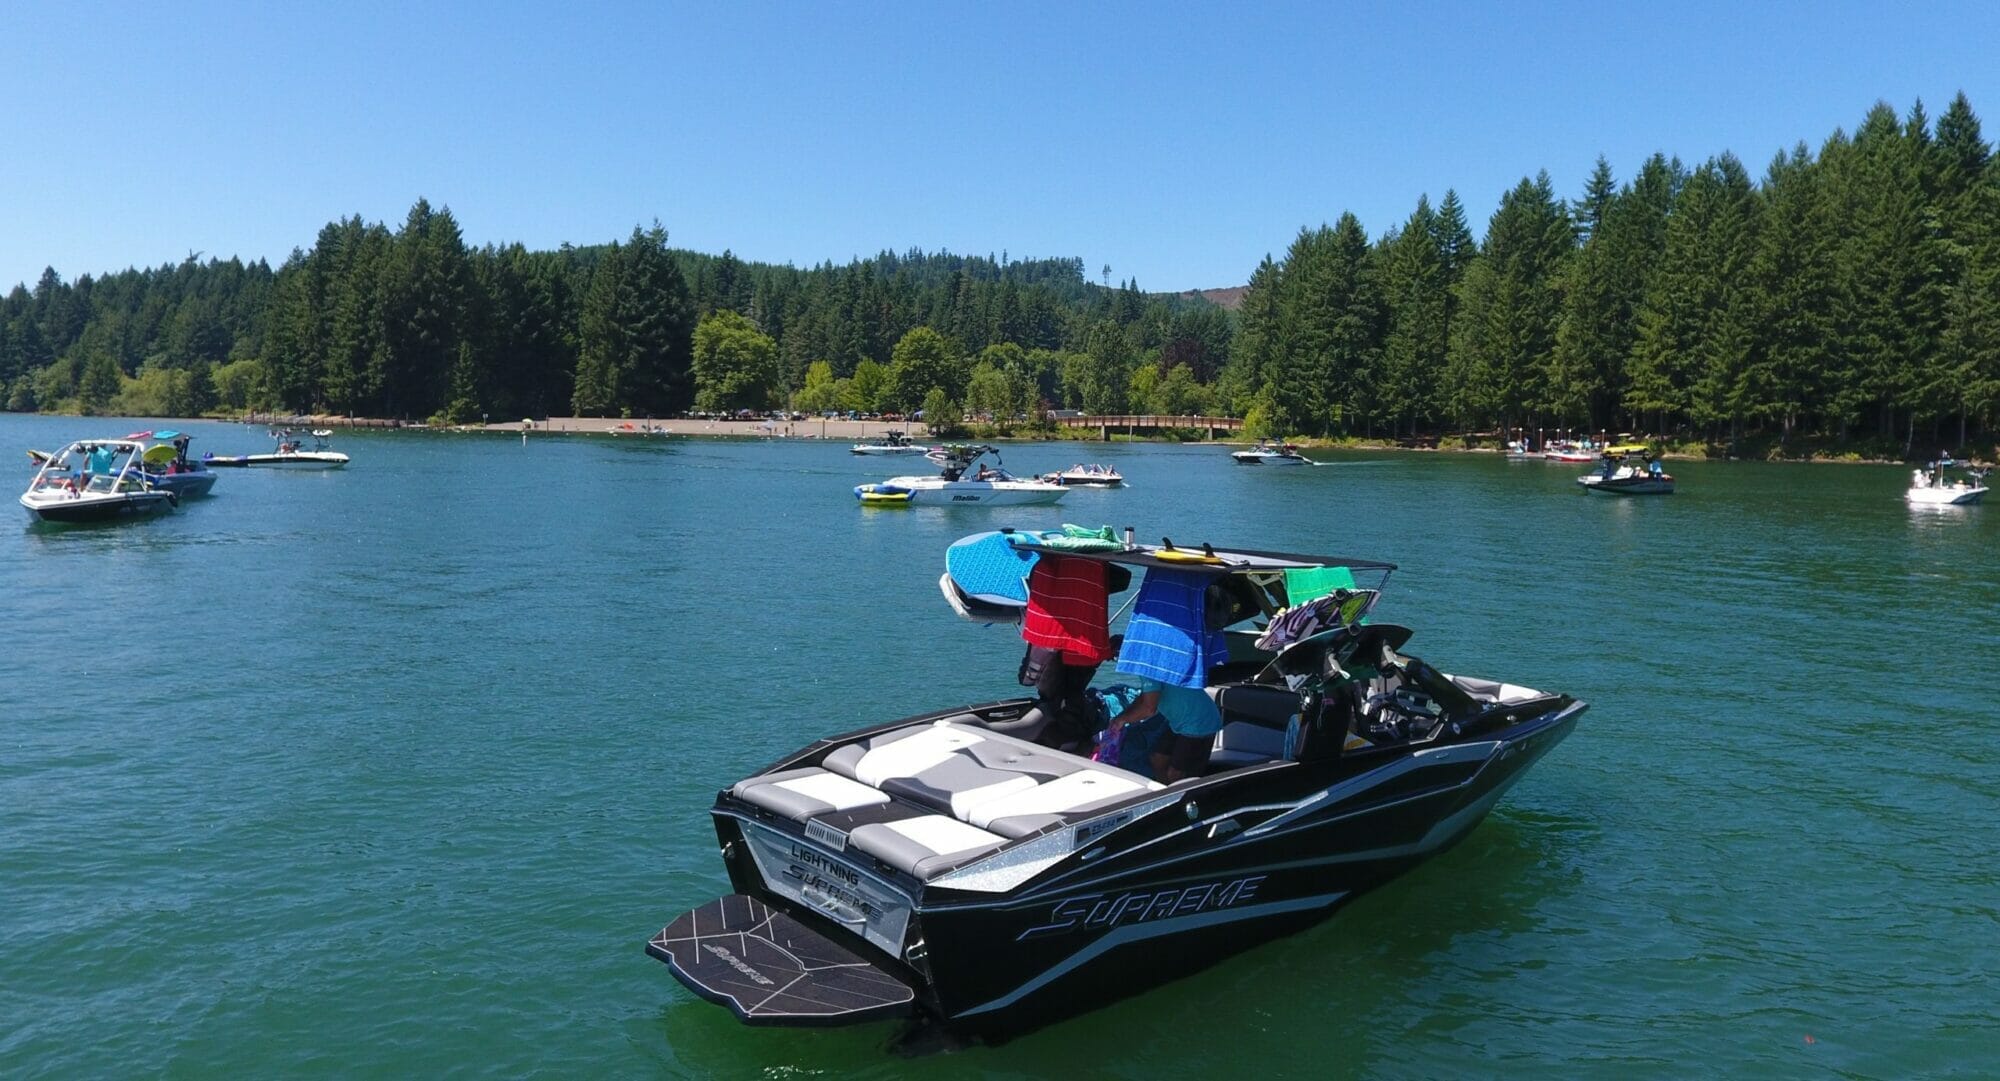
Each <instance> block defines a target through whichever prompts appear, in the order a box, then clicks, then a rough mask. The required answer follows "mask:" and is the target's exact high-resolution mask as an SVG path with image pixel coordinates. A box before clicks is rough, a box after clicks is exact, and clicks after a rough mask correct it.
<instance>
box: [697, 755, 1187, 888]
mask: <svg viewBox="0 0 2000 1081" xmlns="http://www.w3.org/2000/svg"><path fill="white" fill-rule="evenodd" d="M821 762H822V765H823V766H824V767H825V768H824V769H822V770H818V771H811V770H807V771H797V770H794V771H787V772H785V773H777V774H771V775H769V776H767V777H756V778H751V779H750V780H748V781H744V782H742V783H740V784H739V785H737V787H736V788H735V789H734V790H733V791H735V792H736V794H737V795H739V796H741V797H743V798H744V799H746V800H748V801H750V802H753V803H756V804H757V805H758V806H762V807H766V808H768V809H771V810H775V811H778V812H779V813H781V814H786V815H788V816H790V817H794V818H795V819H798V820H801V821H802V820H804V819H806V818H812V817H815V816H829V815H830V816H832V817H831V818H830V819H826V818H823V819H822V822H823V823H825V824H833V823H834V822H837V821H849V820H850V819H849V817H848V815H847V814H846V812H847V810H848V808H844V807H843V808H836V807H834V806H833V805H832V801H833V800H860V799H861V798H862V797H861V795H860V792H858V791H856V789H859V790H862V791H869V792H876V793H877V794H879V795H880V796H881V800H880V801H879V802H887V801H888V800H889V799H890V798H891V797H894V799H895V801H896V806H897V807H898V808H902V807H915V808H922V809H924V810H928V811H930V812H933V815H931V816H930V817H945V818H948V819H949V820H951V821H955V822H958V823H961V824H963V825H965V826H967V827H968V828H970V829H975V830H981V831H985V832H990V833H991V834H993V835H995V836H997V837H999V838H1001V839H1003V840H1004V839H1008V838H1016V837H1026V836H1028V835H1030V834H1033V833H1037V832H1039V831H1041V830H1044V829H1047V828H1049V827H1051V826H1056V825H1060V824H1062V823H1063V822H1065V821H1069V820H1071V819H1073V818H1075V817H1078V816H1080V815H1083V814H1086V813H1088V812H1091V811H1093V810H1095V809H1096V808H1097V807H1099V806H1100V805H1103V804H1107V803H1115V802H1117V801H1119V800H1122V799H1124V798H1126V797H1128V796H1130V795H1132V794H1133V793H1136V792H1141V791H1149V790H1156V789H1159V788H1162V787H1164V786H1163V785H1161V784H1160V783H1159V782H1158V781H1154V780H1151V779H1149V778H1146V777H1142V776H1140V775H1139V774H1136V773H1130V772H1127V771H1125V770H1122V769H1118V768H1116V767H1114V766H1108V765H1104V764H1102V763H1097V762H1092V761H1090V760H1088V759H1084V758H1079V757H1078V756H1076V755H1072V754H1067V753H1064V752H1061V751H1055V750H1051V749H1049V748H1047V747H1042V746H1039V745H1037V744H1034V743H1030V742H1028V741H1027V740H1023V739H1016V738H1014V737H1012V736H1006V735H1001V734H999V733H996V732H986V731H982V730H980V729H978V728H976V727H974V726H973V725H971V724H965V723H961V722H958V721H954V720H950V719H946V720H940V721H933V722H930V723H929V724H920V725H913V726H911V727H909V728H904V729H898V730H896V731H893V732H885V733H882V734H881V735H877V736H871V737H869V738H867V739H865V740H861V741H859V742H856V743H853V744H850V745H848V746H845V747H840V748H837V749H835V750H834V751H833V752H831V753H829V754H828V755H827V756H826V757H825V758H824V759H822V760H821ZM813 772H817V773H820V774H824V775H826V776H831V777H839V778H842V779H844V780H847V781H848V782H850V783H851V784H852V785H853V786H854V788H847V787H844V786H840V785H836V784H834V783H832V782H830V781H824V780H817V779H812V778H806V779H803V780H800V781H799V782H798V783H794V784H792V785H791V787H789V788H787V787H783V786H782V785H781V784H777V783H774V782H786V781H792V780H794V779H795V778H797V777H799V775H800V774H802V773H803V774H810V773H813ZM801 787H803V790H801ZM822 805H823V806H824V807H825V809H824V810H815V808H816V807H819V806H822ZM854 806H856V807H861V808H863V810H858V811H855V812H854V814H853V818H852V819H851V820H852V821H857V822H863V820H865V822H863V824H862V825H860V826H858V827H857V828H856V829H855V832H854V834H853V836H854V837H856V838H859V837H860V836H861V833H862V830H864V829H868V836H872V837H875V838H876V842H875V843H876V844H877V846H878V847H886V848H889V849H892V850H894V851H897V852H901V853H902V855H903V857H908V858H907V859H904V860H903V863H910V864H912V865H914V863H915V862H916V861H917V860H919V859H925V860H928V859H931V858H932V856H937V855H945V854H947V853H943V852H942V851H941V850H936V851H932V852H931V853H930V854H928V855H922V856H912V855H911V853H912V852H913V851H914V850H913V849H911V848H910V847H909V846H910V845H912V844H915V843H916V842H915V841H914V840H913V839H912V838H911V837H909V836H907V835H906V834H905V833H894V835H893V836H884V835H883V833H882V830H878V829H869V827H870V826H873V825H883V826H884V828H886V823H883V822H881V821H879V820H880V819H882V818H884V817H892V816H889V815H888V812H887V811H883V812H880V813H878V812H876V811H874V810H871V809H868V808H871V807H872V806H873V802H871V803H867V804H862V803H856V804H855V805H854ZM908 829H914V830H918V831H920V832H921V831H924V830H931V831H933V832H932V833H931V834H927V835H926V836H931V837H933V839H936V838H938V837H942V836H944V831H943V830H942V827H937V826H911V827H908ZM892 833H893V831H892ZM958 836H959V837H960V838H961V839H962V838H963V837H966V836H970V835H969V834H959V835H958ZM896 838H901V839H900V840H898V839H896ZM855 847H857V848H862V846H861V845H859V844H858V843H857V844H856V845H855ZM863 850H864V851H871V852H872V851H873V850H871V849H866V848H863ZM881 858H882V859H883V860H884V862H887V863H890V864H892V865H895V866H903V863H898V862H897V859H892V858H890V857H888V856H883V857H881ZM898 858H902V857H898ZM925 866H942V864H926V865H925ZM906 869H907V868H906ZM913 873H914V872H913Z"/></svg>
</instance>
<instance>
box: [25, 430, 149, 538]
mask: <svg viewBox="0 0 2000 1081" xmlns="http://www.w3.org/2000/svg"><path fill="white" fill-rule="evenodd" d="M145 449H146V447H145V444H143V443H140V442H139V441H137V440H134V439H86V440H79V441H77V442H75V443H71V444H70V445H69V446H67V447H64V448H63V449H62V450H59V451H57V452H56V453H54V454H52V455H50V456H49V457H48V458H47V460H45V461H43V462H42V467H41V468H40V469H37V470H36V471H35V479H34V480H32V481H30V482H29V483H28V490H27V491H26V492H23V493H22V494H21V506H22V507H23V508H25V509H26V510H27V512H28V517H29V518H30V519H32V520H34V521H37V522H108V521H113V520H116V519H119V518H140V517H144V516H146V515H149V514H158V513H160V512H162V511H168V510H172V509H173V508H174V507H175V506H176V505H178V504H179V503H180V497H179V496H176V495H175V494H174V493H172V492H170V491H168V490H166V489H165V488H156V487H154V486H153V485H152V484H151V483H149V482H148V480H147V478H146V473H145V471H144V470H143V469H140V468H139V466H138V465H137V463H138V461H139V458H140V455H142V454H144V453H145ZM72 459H74V461H72Z"/></svg>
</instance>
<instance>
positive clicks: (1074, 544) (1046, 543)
mask: <svg viewBox="0 0 2000 1081" xmlns="http://www.w3.org/2000/svg"><path fill="white" fill-rule="evenodd" d="M1034 544H1035V545H1036V546H1037V547H1040V548H1053V549H1055V550H1057V551H1059V552H1115V551H1117V550H1118V549H1120V548H1123V547H1125V545H1124V544H1123V543H1121V542H1120V541H1119V540H1118V535H1117V534H1116V533H1113V532H1112V531H1111V527H1110V526H1105V527H1104V528H1102V529H1085V528H1084V527H1082V526H1080V525H1067V524H1066V525H1064V526H1063V527H1062V532H1060V533H1058V532H1056V531H1055V530H1050V531H1048V532H1047V533H1043V534H1041V535H1040V536H1038V537H1036V538H1035V540H1034Z"/></svg>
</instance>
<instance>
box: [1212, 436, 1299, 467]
mask: <svg viewBox="0 0 2000 1081" xmlns="http://www.w3.org/2000/svg"><path fill="white" fill-rule="evenodd" d="M1230 457H1231V458H1234V459H1236V464H1238V465H1311V464H1312V459H1310V458H1308V457H1306V456H1305V455H1303V454H1300V453H1299V448H1298V447H1297V446H1296V445H1294V444H1291V443H1279V442H1276V441H1274V440H1270V439H1259V440H1258V441H1257V445H1256V446H1254V447H1251V448H1250V449H1249V450H1239V451H1236V452H1235V453H1233V454H1231V455H1230Z"/></svg>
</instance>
